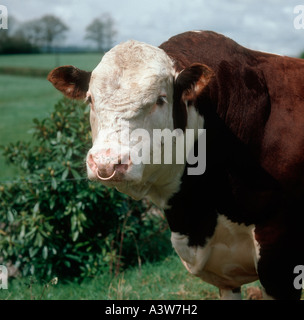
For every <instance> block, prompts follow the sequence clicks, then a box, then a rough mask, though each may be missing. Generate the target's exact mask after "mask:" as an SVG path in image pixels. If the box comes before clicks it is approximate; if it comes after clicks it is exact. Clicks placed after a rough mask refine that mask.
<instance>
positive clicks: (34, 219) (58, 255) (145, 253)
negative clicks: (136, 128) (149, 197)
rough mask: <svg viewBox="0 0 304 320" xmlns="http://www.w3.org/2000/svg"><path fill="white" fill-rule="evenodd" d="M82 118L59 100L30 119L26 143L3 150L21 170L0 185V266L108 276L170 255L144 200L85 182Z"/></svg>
mask: <svg viewBox="0 0 304 320" xmlns="http://www.w3.org/2000/svg"><path fill="white" fill-rule="evenodd" d="M88 117H89V107H88V106H87V105H85V104H83V103H79V102H75V101H70V100H66V99H62V100H60V101H59V102H58V103H57V104H56V105H55V109H54V111H53V112H52V113H51V115H50V117H48V118H46V119H43V120H38V119H34V128H33V139H32V141H31V142H17V143H14V144H9V145H8V146H6V147H3V149H4V152H3V153H4V156H5V158H6V159H7V161H8V162H9V163H11V164H13V165H15V166H17V167H19V168H20V169H21V172H22V173H21V175H20V177H19V178H18V179H16V181H13V182H10V183H2V184H0V197H1V207H0V262H1V263H4V264H5V263H13V264H14V265H15V266H17V267H18V269H19V270H20V271H21V272H22V274H23V275H29V274H34V275H35V276H36V277H39V278H40V277H51V276H59V277H63V278H68V279H71V278H74V279H75V278H76V279H80V278H83V277H87V276H95V275H98V274H100V273H102V272H110V273H112V274H113V275H114V274H118V273H119V271H120V270H121V269H122V268H126V267H128V266H130V265H135V264H141V263H142V262H144V261H146V260H149V261H154V260H158V259H160V258H163V257H164V256H166V255H167V254H168V253H169V252H171V246H170V244H169V241H168V229H167V223H166V221H165V219H164V218H163V217H162V215H161V214H155V209H153V210H151V208H152V207H151V205H150V204H149V203H148V202H147V201H133V200H131V199H130V198H129V197H128V196H126V195H124V194H121V193H119V192H117V191H116V190H115V189H109V188H106V187H104V186H102V185H101V184H98V183H94V182H90V181H88V180H87V179H86V172H85V161H84V158H85V155H86V152H87V151H88V149H89V148H90V146H91V136H90V127H89V121H88ZM153 212H154V213H153Z"/></svg>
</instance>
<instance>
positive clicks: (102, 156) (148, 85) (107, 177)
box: [87, 41, 182, 199]
mask: <svg viewBox="0 0 304 320" xmlns="http://www.w3.org/2000/svg"><path fill="white" fill-rule="evenodd" d="M174 72H175V71H174V68H173V62H172V61H171V59H170V58H169V57H168V56H167V55H166V53H165V52H164V51H163V50H161V49H159V48H156V47H153V46H150V45H147V44H144V43H140V42H137V41H128V42H126V43H123V44H121V45H118V46H116V47H115V48H113V49H112V50H111V51H109V52H108V53H107V54H106V55H105V56H104V57H103V59H102V61H101V62H100V63H99V65H98V66H97V67H96V68H95V69H94V70H93V72H92V76H91V80H90V84H89V90H88V92H87V99H88V100H89V101H90V103H91V115H90V121H91V128H92V137H93V147H92V148H91V149H90V151H89V152H88V155H87V172H88V177H89V179H92V180H101V181H102V182H103V183H104V184H106V185H109V186H115V187H116V188H117V189H118V190H119V191H121V192H124V193H127V194H129V195H131V196H132V197H134V198H136V199H140V198H142V197H143V196H145V195H147V194H150V193H155V189H156V188H155V186H156V185H157V186H158V188H159V190H160V189H161V188H160V187H161V185H166V184H168V183H169V181H170V182H171V184H172V175H174V176H175V177H174V178H173V180H174V181H175V180H176V174H177V171H178V172H181V167H182V166H181V165H175V166H174V165H173V166H168V165H162V164H153V163H152V158H153V151H154V152H156V150H153V143H152V137H153V129H156V128H157V129H165V128H168V129H170V130H173V129H174V128H173V118H172V105H173V79H174ZM138 129H144V131H145V133H146V135H141V134H136V133H140V132H139V130H138ZM136 130H137V131H136ZM134 133H135V134H134ZM148 140H149V141H148ZM145 143H149V144H150V155H149V156H148V158H150V159H146V160H147V161H144V160H145V159H144V158H143V161H141V162H140V163H136V164H135V163H133V161H132V157H131V152H132V151H133V152H134V150H136V148H139V149H141V147H142V146H143V144H145ZM141 151H142V150H141ZM174 185H175V183H174ZM172 186H173V185H172ZM151 188H152V189H151Z"/></svg>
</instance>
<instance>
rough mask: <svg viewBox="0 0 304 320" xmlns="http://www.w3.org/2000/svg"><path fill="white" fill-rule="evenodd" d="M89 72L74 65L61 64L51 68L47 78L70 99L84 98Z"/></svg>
mask: <svg viewBox="0 0 304 320" xmlns="http://www.w3.org/2000/svg"><path fill="white" fill-rule="evenodd" d="M90 78H91V72H87V71H83V70H80V69H78V68H76V67H74V66H63V67H59V68H56V69H54V70H52V71H51V72H50V73H49V75H48V77H47V79H48V80H49V81H50V82H51V83H52V84H53V86H54V87H55V88H56V89H58V90H59V91H61V92H62V93H63V94H64V95H65V96H67V97H68V98H71V99H84V98H85V97H86V93H87V91H88V89H89V82H90Z"/></svg>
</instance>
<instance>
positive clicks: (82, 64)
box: [0, 53, 102, 181]
mask: <svg viewBox="0 0 304 320" xmlns="http://www.w3.org/2000/svg"><path fill="white" fill-rule="evenodd" d="M101 57H102V55H101V54H98V53H86V54H80V53H79V54H78V53H75V54H64V53H62V54H29V55H1V56H0V112H1V123H0V145H5V144H7V143H9V142H16V141H18V140H24V141H29V140H30V139H31V133H30V129H31V128H32V126H33V122H32V119H33V118H40V119H41V118H44V117H46V116H47V115H48V114H49V112H50V111H51V110H52V109H53V106H54V104H55V103H56V102H57V101H58V100H59V99H60V98H61V97H62V94H61V93H60V92H58V91H57V90H56V89H55V88H54V87H53V86H52V85H51V84H50V83H49V82H48V81H47V80H46V76H45V75H46V74H47V72H48V71H50V70H51V69H53V68H55V67H58V66H60V65H75V66H77V67H78V68H80V69H84V70H93V68H95V66H96V65H97V64H98V63H99V61H100V59H101ZM1 71H2V73H1ZM9 73H11V74H9ZM22 74H23V76H22ZM25 75H27V76H25ZM30 75H31V76H30ZM17 174H18V171H17V170H16V168H14V167H11V166H8V165H7V164H6V163H5V161H4V158H3V156H2V154H1V151H0V180H1V181H6V180H12V179H14V177H16V175H17Z"/></svg>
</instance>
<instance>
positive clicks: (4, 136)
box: [0, 75, 62, 180]
mask: <svg viewBox="0 0 304 320" xmlns="http://www.w3.org/2000/svg"><path fill="white" fill-rule="evenodd" d="M0 97H1V98H0V112H1V122H0V145H6V144H7V143H9V142H16V141H18V140H24V141H29V140H30V139H31V133H30V129H31V128H32V127H33V121H32V120H33V118H40V119H41V118H44V117H46V116H47V115H48V114H49V112H50V111H51V110H52V108H53V106H54V104H55V103H56V101H58V100H59V99H60V97H62V95H61V94H60V93H59V92H58V91H57V90H55V89H54V88H53V86H52V85H51V84H50V83H49V82H48V81H47V80H46V79H42V78H32V77H20V76H11V75H0ZM15 174H16V172H15V168H12V167H10V166H7V165H6V164H5V162H4V158H3V157H2V156H0V179H1V180H3V179H7V178H13V177H14V176H15Z"/></svg>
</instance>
